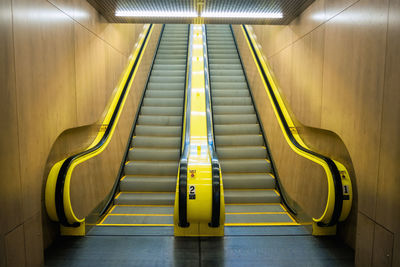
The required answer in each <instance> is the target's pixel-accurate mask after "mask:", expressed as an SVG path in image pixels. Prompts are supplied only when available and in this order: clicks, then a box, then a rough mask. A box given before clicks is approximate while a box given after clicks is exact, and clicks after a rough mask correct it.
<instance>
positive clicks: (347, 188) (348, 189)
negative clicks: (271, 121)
mask: <svg viewBox="0 0 400 267" xmlns="http://www.w3.org/2000/svg"><path fill="white" fill-rule="evenodd" d="M241 29H242V31H243V34H244V36H245V40H246V42H247V44H248V46H249V48H250V51H251V54H252V56H253V59H254V61H255V63H256V64H255V65H256V66H257V70H258V72H259V74H260V76H261V77H262V81H263V84H264V88H265V90H266V92H267V95H268V97H269V100H270V101H271V104H272V107H273V110H274V113H275V116H276V118H277V120H278V123H279V125H280V128H281V130H282V133H283V135H284V137H285V139H286V141H287V143H288V145H289V146H290V148H291V149H292V150H293V151H295V152H296V153H297V154H298V155H300V156H302V157H305V158H307V159H309V160H311V161H313V162H315V163H317V164H319V165H320V166H322V167H323V169H324V170H325V173H326V178H327V182H328V197H327V203H326V206H325V210H324V212H323V214H322V215H321V216H320V217H319V218H313V221H314V222H315V223H323V224H327V223H329V222H330V220H331V218H332V215H333V211H334V207H335V186H334V180H333V175H332V172H331V170H330V168H329V166H328V164H327V162H326V161H324V160H323V159H322V158H320V157H317V156H315V155H313V154H310V153H307V152H305V151H303V150H301V149H299V148H298V147H297V146H295V145H294V143H293V142H292V141H291V140H290V138H289V135H288V134H287V132H286V131H285V128H284V125H283V122H282V120H281V118H280V116H279V113H278V110H277V109H278V107H277V106H275V104H274V101H273V98H272V95H271V92H270V91H269V90H268V85H267V83H266V81H265V80H264V79H263V75H262V72H261V69H260V66H259V64H258V63H257V58H256V57H258V59H259V62H260V63H261V68H262V69H263V71H264V73H265V74H266V76H267V78H268V81H269V84H270V86H271V88H272V90H273V93H274V95H275V98H276V100H277V102H278V105H279V108H280V110H281V111H282V113H283V116H284V119H285V121H286V124H287V125H288V126H289V128H290V131H291V133H292V136H293V137H294V138H295V140H296V141H297V142H298V143H299V144H300V145H301V146H302V147H303V148H305V149H308V150H310V151H311V149H310V148H309V147H308V146H307V145H306V144H305V143H304V142H303V140H302V139H301V137H300V135H299V133H298V131H297V129H296V125H295V124H294V122H293V120H292V118H291V116H290V113H289V112H288V109H287V107H286V105H285V103H284V101H283V99H282V97H281V95H280V93H279V90H278V87H277V85H276V82H275V77H274V76H273V74H272V72H271V71H270V69H271V68H270V66H269V65H268V63H267V62H266V60H265V56H264V55H263V53H262V52H261V49H260V47H261V46H260V44H258V43H257V42H256V40H255V38H254V36H255V33H254V31H253V30H252V28H251V27H249V26H247V25H245V26H243V25H242V26H241ZM246 30H247V32H248V33H249V37H250V40H249V39H248V38H247V35H246ZM252 44H253V47H254V50H255V52H256V55H255V54H254V51H253V49H252ZM332 161H333V162H334V164H335V165H336V167H337V169H338V170H339V173H340V176H341V181H342V186H343V195H344V196H345V197H346V198H345V199H344V200H343V206H342V211H341V213H340V217H339V221H344V220H345V219H346V218H347V216H348V215H349V213H350V209H351V203H352V198H353V193H352V185H351V180H350V176H349V173H348V171H347V169H346V167H345V166H344V165H343V164H341V163H340V162H338V161H336V160H333V159H332Z"/></svg>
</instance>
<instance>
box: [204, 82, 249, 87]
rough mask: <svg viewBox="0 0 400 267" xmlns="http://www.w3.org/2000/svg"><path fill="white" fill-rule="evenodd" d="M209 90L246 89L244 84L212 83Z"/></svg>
mask: <svg viewBox="0 0 400 267" xmlns="http://www.w3.org/2000/svg"><path fill="white" fill-rule="evenodd" d="M211 89H248V88H247V83H246V82H213V83H212V84H211Z"/></svg>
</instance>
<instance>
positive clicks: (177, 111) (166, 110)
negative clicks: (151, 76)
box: [140, 90, 183, 116]
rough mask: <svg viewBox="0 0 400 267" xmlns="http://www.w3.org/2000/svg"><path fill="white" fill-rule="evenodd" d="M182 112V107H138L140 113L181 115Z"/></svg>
mask: <svg viewBox="0 0 400 267" xmlns="http://www.w3.org/2000/svg"><path fill="white" fill-rule="evenodd" d="M148 91H151V90H148ZM182 101H183V100H182ZM182 113H183V108H182V107H141V109H140V114H141V115H168V116H182Z"/></svg>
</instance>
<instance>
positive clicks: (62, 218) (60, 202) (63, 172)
mask: <svg viewBox="0 0 400 267" xmlns="http://www.w3.org/2000/svg"><path fill="white" fill-rule="evenodd" d="M152 28H153V24H150V26H149V29H148V31H147V33H146V36H145V38H144V40H143V43H142V46H141V47H140V50H139V53H138V54H137V56H136V58H135V62H134V64H133V66H132V68H131V70H130V72H129V76H128V78H127V80H126V83H125V85H124V88H123V90H122V92H121V95H120V97H119V99H118V102H117V105H116V107H115V109H114V112H113V114H112V116H111V119H110V122H109V124H108V125H107V128H106V130H105V132H104V135H103V136H102V138H101V139H100V141H99V142H98V143H97V144H96V145H95V146H94V147H92V148H90V149H88V150H85V151H82V152H80V153H78V154H75V155H73V156H70V157H68V158H67V159H66V160H65V161H64V162H63V164H62V166H61V168H60V171H59V173H58V176H57V182H56V190H55V202H56V203H55V204H56V212H57V217H58V220H59V222H60V223H61V224H62V225H63V226H67V227H79V226H80V223H79V222H75V223H72V224H71V223H69V222H68V220H67V217H66V215H65V210H64V184H65V179H66V176H67V172H68V170H69V168H70V166H71V164H72V162H73V161H75V160H76V159H78V158H80V157H83V156H85V155H87V154H89V153H92V152H94V151H96V150H98V149H100V148H101V147H102V146H103V145H104V144H105V142H106V140H107V139H108V137H109V136H110V133H111V129H112V128H113V126H114V123H115V121H116V117H117V115H118V113H119V111H120V108H121V105H122V102H123V99H124V97H125V95H126V92H127V90H128V86H129V83H130V81H131V79H132V76H133V73H134V71H135V69H136V68H137V67H138V62H139V59H140V56H141V54H142V53H143V49H144V46H145V44H146V41H147V39H148V38H149V35H150V32H151V29H152Z"/></svg>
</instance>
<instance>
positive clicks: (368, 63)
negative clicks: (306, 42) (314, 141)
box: [322, 0, 387, 218]
mask: <svg viewBox="0 0 400 267" xmlns="http://www.w3.org/2000/svg"><path fill="white" fill-rule="evenodd" d="M386 14H387V1H385V2H383V1H377V0H368V1H360V2H358V3H357V4H356V5H354V6H352V7H351V8H349V9H347V10H346V11H344V12H342V13H340V14H339V15H338V16H336V17H334V18H333V19H331V20H330V21H329V22H327V23H326V34H325V36H326V39H325V61H324V83H323V100H322V106H323V110H322V127H323V128H326V129H329V130H332V131H333V132H335V133H337V134H338V135H339V136H340V137H341V138H342V139H343V141H344V142H345V144H346V146H347V147H348V149H349V152H350V155H351V158H352V160H353V164H354V168H355V170H356V176H357V181H358V190H359V196H360V198H359V205H360V207H359V209H360V210H361V211H363V212H365V214H366V215H367V216H369V217H370V218H374V217H375V202H376V187H377V177H378V161H379V154H378V153H377V151H379V142H380V123H379V122H380V120H381V114H382V113H381V112H382V92H383V82H384V69H385V52H384V51H385V47H386V20H385V19H384V18H385V16H386ZM371 40H374V41H373V42H372V41H371Z"/></svg>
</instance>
